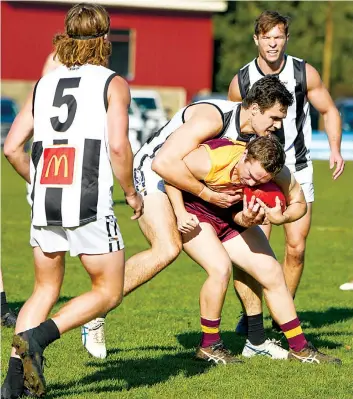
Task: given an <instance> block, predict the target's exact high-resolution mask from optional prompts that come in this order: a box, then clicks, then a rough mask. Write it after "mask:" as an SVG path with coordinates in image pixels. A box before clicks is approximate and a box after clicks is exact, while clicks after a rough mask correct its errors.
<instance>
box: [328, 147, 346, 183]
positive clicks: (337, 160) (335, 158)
mask: <svg viewBox="0 0 353 399" xmlns="http://www.w3.org/2000/svg"><path fill="white" fill-rule="evenodd" d="M335 164H336V169H335V170H334V171H333V173H332V177H333V180H336V179H337V178H338V177H340V176H341V174H342V173H343V170H344V160H343V158H342V155H341V154H340V153H339V152H331V154H330V169H333V168H334V166H335Z"/></svg>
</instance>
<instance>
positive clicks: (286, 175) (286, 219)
mask: <svg viewBox="0 0 353 399" xmlns="http://www.w3.org/2000/svg"><path fill="white" fill-rule="evenodd" d="M273 181H274V182H275V183H276V184H278V186H279V187H280V188H281V190H282V192H283V194H284V196H285V197H286V205H287V209H286V210H285V211H284V212H283V214H282V211H281V205H280V201H279V198H278V197H277V199H276V206H275V207H274V208H268V207H267V206H266V205H265V204H264V203H263V202H262V201H260V200H258V199H257V201H258V202H259V203H260V204H261V205H262V206H264V208H265V213H266V216H267V219H268V220H269V221H270V222H271V223H272V224H276V225H280V224H284V223H290V222H294V221H296V220H298V219H300V218H301V217H302V216H304V215H305V214H306V210H307V206H306V201H305V197H304V193H303V190H302V188H301V186H300V184H299V183H298V182H297V181H296V180H295V177H294V175H293V173H291V172H290V170H289V169H288V168H287V167H286V166H284V167H283V169H282V170H281V171H280V172H279V173H278V174H277V175H276V176H275V177H274V179H273Z"/></svg>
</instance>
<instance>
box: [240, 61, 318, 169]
mask: <svg viewBox="0 0 353 399" xmlns="http://www.w3.org/2000/svg"><path fill="white" fill-rule="evenodd" d="M264 76H265V75H264V73H263V72H262V71H261V69H260V68H259V65H258V63H257V59H256V58H255V59H254V60H253V61H251V62H250V63H249V64H247V65H245V66H244V67H243V68H241V69H240V71H239V72H238V83H239V89H240V94H241V96H242V98H244V97H245V96H246V94H247V92H248V90H249V89H250V87H251V86H252V85H253V84H254V83H255V82H256V81H258V80H259V79H261V78H262V77H264ZM278 77H279V79H280V80H281V82H282V83H284V85H285V86H286V88H287V89H288V91H290V92H291V93H292V94H293V96H294V102H293V105H291V106H290V107H289V108H288V111H287V117H286V118H285V119H284V121H283V127H282V129H280V130H279V131H278V136H279V139H280V141H281V142H282V143H283V145H284V149H285V151H286V165H287V166H288V168H289V169H290V170H291V171H292V172H294V171H299V170H302V169H304V168H306V167H307V166H308V162H311V160H310V145H311V133H312V131H311V120H310V108H309V107H310V104H309V102H308V99H307V85H306V71H305V61H303V60H302V59H300V58H296V57H292V56H290V55H285V63H284V65H283V68H282V70H281V71H280V72H279V73H278Z"/></svg>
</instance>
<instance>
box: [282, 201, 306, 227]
mask: <svg viewBox="0 0 353 399" xmlns="http://www.w3.org/2000/svg"><path fill="white" fill-rule="evenodd" d="M306 210H307V206H306V202H296V203H293V204H290V205H288V207H287V209H286V210H285V211H284V212H283V216H284V217H285V221H284V222H283V224H284V223H291V222H295V221H296V220H298V219H300V218H301V217H303V216H304V215H305V214H306Z"/></svg>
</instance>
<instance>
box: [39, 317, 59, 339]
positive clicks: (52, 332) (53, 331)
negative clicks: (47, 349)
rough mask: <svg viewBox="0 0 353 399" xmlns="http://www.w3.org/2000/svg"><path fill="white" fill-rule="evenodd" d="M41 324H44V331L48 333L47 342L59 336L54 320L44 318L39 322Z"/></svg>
mask: <svg viewBox="0 0 353 399" xmlns="http://www.w3.org/2000/svg"><path fill="white" fill-rule="evenodd" d="M41 325H43V326H44V325H45V328H46V331H47V333H48V338H49V342H48V344H50V343H51V342H53V341H56V340H57V339H59V338H60V331H59V329H58V326H57V325H56V324H55V322H54V320H52V319H49V320H46V321H45V322H44V323H41Z"/></svg>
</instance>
